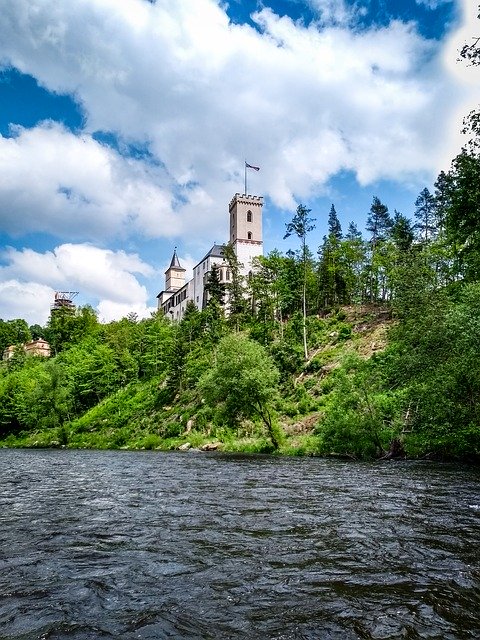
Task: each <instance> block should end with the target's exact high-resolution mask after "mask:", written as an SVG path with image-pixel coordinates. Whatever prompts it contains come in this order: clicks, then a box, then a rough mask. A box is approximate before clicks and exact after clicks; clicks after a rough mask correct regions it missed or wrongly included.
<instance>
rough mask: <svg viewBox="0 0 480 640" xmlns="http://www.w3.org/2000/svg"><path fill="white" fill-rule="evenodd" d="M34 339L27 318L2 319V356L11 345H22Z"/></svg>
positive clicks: (0, 326) (0, 341)
mask: <svg viewBox="0 0 480 640" xmlns="http://www.w3.org/2000/svg"><path fill="white" fill-rule="evenodd" d="M31 339H32V334H31V332H30V329H29V327H28V324H27V323H26V321H25V320H22V319H20V318H17V319H15V320H0V356H1V354H2V353H3V351H4V350H5V349H6V348H7V347H9V346H10V345H21V344H24V343H25V342H28V341H29V340H31Z"/></svg>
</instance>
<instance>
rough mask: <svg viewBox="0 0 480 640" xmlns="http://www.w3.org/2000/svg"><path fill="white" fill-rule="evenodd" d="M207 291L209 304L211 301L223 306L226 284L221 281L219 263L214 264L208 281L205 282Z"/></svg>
mask: <svg viewBox="0 0 480 640" xmlns="http://www.w3.org/2000/svg"><path fill="white" fill-rule="evenodd" d="M205 291H206V293H207V294H208V300H207V304H209V302H210V301H213V302H214V303H216V304H218V305H219V306H223V302H224V298H225V286H224V284H223V283H222V282H221V278H220V269H219V267H218V265H217V264H215V263H214V264H212V268H211V269H210V272H209V273H208V277H207V282H206V283H205Z"/></svg>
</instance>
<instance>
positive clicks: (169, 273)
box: [165, 247, 186, 291]
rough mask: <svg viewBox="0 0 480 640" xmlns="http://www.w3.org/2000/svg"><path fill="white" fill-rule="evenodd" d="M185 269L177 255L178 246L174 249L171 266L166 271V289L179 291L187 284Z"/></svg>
mask: <svg viewBox="0 0 480 640" xmlns="http://www.w3.org/2000/svg"><path fill="white" fill-rule="evenodd" d="M185 271H186V269H184V268H183V267H182V266H181V265H180V261H179V259H178V256H177V247H175V249H174V251H173V256H172V260H171V262H170V266H169V267H168V269H167V270H166V271H165V291H178V290H179V289H181V288H182V287H183V285H184V284H185Z"/></svg>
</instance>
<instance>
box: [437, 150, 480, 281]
mask: <svg viewBox="0 0 480 640" xmlns="http://www.w3.org/2000/svg"><path fill="white" fill-rule="evenodd" d="M449 178H450V181H449V184H448V208H447V211H446V217H445V231H446V236H447V240H448V241H449V242H450V244H451V245H452V246H453V251H454V255H455V257H456V259H457V261H458V272H459V276H460V277H463V278H466V279H468V280H470V281H472V280H477V279H479V278H480V226H479V224H478V219H479V211H480V157H477V156H474V155H472V154H470V153H468V152H467V151H465V150H463V151H462V153H460V154H459V155H458V156H457V157H456V158H455V159H454V160H453V162H452V168H451V170H450V172H449Z"/></svg>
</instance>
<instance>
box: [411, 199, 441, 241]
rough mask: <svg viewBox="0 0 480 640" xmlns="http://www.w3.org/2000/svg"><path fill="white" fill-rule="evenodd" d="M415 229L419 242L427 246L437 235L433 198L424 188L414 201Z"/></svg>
mask: <svg viewBox="0 0 480 640" xmlns="http://www.w3.org/2000/svg"><path fill="white" fill-rule="evenodd" d="M415 207H416V209H415V218H416V219H417V220H418V222H417V223H416V224H415V227H414V228H415V229H416V230H417V231H418V233H419V236H420V238H421V240H422V241H423V242H424V243H425V244H427V243H428V242H430V240H432V238H434V237H435V234H436V233H437V230H438V228H437V224H436V202H435V196H434V195H433V194H431V193H430V191H429V190H428V189H427V187H425V188H424V189H422V191H421V192H420V194H419V196H418V198H417V199H416V200H415Z"/></svg>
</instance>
